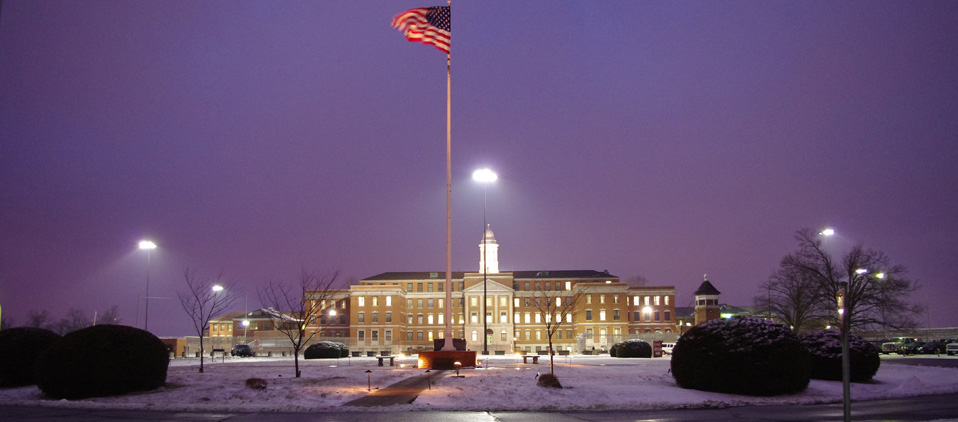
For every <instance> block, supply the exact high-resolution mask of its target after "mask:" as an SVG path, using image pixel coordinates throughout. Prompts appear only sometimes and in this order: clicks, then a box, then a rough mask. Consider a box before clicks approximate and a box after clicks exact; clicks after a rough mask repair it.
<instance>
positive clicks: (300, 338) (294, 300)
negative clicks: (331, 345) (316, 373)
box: [259, 269, 339, 378]
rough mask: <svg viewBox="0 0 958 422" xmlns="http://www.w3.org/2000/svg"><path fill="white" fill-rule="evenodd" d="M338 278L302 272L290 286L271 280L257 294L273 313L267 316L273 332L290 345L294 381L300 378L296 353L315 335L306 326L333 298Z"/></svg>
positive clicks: (331, 275)
mask: <svg viewBox="0 0 958 422" xmlns="http://www.w3.org/2000/svg"><path fill="white" fill-rule="evenodd" d="M338 276H339V272H338V271H334V272H332V273H326V274H323V275H319V274H317V273H316V272H315V271H310V270H306V269H302V270H301V271H300V275H299V279H298V280H296V281H294V282H291V283H282V282H273V281H271V282H270V283H269V285H268V286H266V287H265V288H264V289H263V290H262V291H261V292H260V297H259V300H260V302H261V303H262V304H264V305H266V306H267V307H269V309H268V310H270V311H272V312H269V316H270V319H271V320H273V324H274V325H275V326H276V330H277V331H279V332H281V333H283V335H285V336H286V338H288V339H289V342H290V344H291V345H292V346H293V362H294V365H295V370H296V378H299V377H300V375H301V372H300V370H299V353H300V351H301V350H303V349H304V348H305V347H306V345H307V344H308V343H309V341H310V340H312V338H313V336H315V335H316V333H317V332H316V331H315V330H307V328H306V327H307V326H309V325H311V324H312V322H314V321H315V320H316V318H318V317H320V316H321V315H322V312H323V305H324V304H325V303H327V302H329V299H332V297H333V290H334V289H333V285H334V283H335V282H336V279H337V277H338Z"/></svg>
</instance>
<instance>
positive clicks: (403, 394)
mask: <svg viewBox="0 0 958 422" xmlns="http://www.w3.org/2000/svg"><path fill="white" fill-rule="evenodd" d="M448 372H451V371H449V370H446V371H442V370H436V371H432V373H430V374H429V375H416V376H414V377H410V378H406V379H404V380H402V381H399V382H397V383H395V384H393V385H390V386H388V387H386V388H380V389H378V390H376V391H374V392H372V393H370V394H369V395H366V396H365V397H360V398H358V399H356V400H353V401H351V402H347V403H343V406H359V407H377V406H392V405H394V404H408V403H412V402H413V400H416V397H419V393H421V392H422V390H425V389H427V388H429V382H430V381H429V380H428V379H427V378H426V377H427V376H428V377H430V378H431V379H432V381H431V382H432V384H436V383H437V382H438V381H439V380H441V379H442V377H443V375H445V374H446V373H448Z"/></svg>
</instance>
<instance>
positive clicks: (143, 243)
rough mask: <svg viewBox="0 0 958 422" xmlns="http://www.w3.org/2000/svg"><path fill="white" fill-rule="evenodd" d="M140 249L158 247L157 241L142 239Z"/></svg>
mask: <svg viewBox="0 0 958 422" xmlns="http://www.w3.org/2000/svg"><path fill="white" fill-rule="evenodd" d="M140 249H147V250H149V249H156V243H153V242H151V241H149V240H141V241H140Z"/></svg>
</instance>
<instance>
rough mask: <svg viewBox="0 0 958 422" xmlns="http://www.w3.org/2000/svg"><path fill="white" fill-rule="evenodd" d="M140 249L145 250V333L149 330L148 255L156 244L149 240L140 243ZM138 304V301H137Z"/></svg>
mask: <svg viewBox="0 0 958 422" xmlns="http://www.w3.org/2000/svg"><path fill="white" fill-rule="evenodd" d="M140 249H145V250H146V297H145V298H144V300H145V301H146V306H145V308H146V309H145V310H144V314H145V315H144V316H143V329H144V330H146V331H149V330H150V255H151V252H152V251H153V249H156V243H153V242H151V241H149V240H141V241H140ZM137 303H139V301H137Z"/></svg>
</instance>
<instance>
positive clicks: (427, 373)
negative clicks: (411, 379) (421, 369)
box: [426, 369, 432, 390]
mask: <svg viewBox="0 0 958 422" xmlns="http://www.w3.org/2000/svg"><path fill="white" fill-rule="evenodd" d="M429 372H431V371H430V370H428V369H427V370H426V385H428V386H429V389H430V390H432V378H429Z"/></svg>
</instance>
